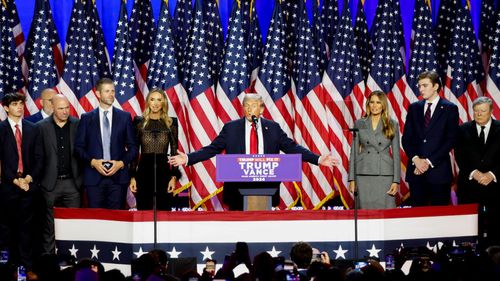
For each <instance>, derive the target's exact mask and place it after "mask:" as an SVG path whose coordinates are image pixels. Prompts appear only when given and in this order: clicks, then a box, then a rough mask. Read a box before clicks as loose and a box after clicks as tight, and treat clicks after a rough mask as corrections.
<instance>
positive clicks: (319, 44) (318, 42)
mask: <svg viewBox="0 0 500 281" xmlns="http://www.w3.org/2000/svg"><path fill="white" fill-rule="evenodd" d="M318 6H319V0H313V1H312V12H313V17H312V28H313V40H314V45H315V46H316V56H317V58H318V69H319V74H320V75H322V74H323V71H325V67H326V64H327V62H328V54H327V52H326V43H325V35H324V31H323V25H322V22H321V15H320V13H319V8H318Z"/></svg>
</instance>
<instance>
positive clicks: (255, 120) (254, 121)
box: [252, 115, 259, 129]
mask: <svg viewBox="0 0 500 281" xmlns="http://www.w3.org/2000/svg"><path fill="white" fill-rule="evenodd" d="M258 121H259V119H257V117H256V116H255V115H252V123H253V124H254V125H255V128H256V129H257V122H258Z"/></svg>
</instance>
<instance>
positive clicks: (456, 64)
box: [444, 6, 483, 123]
mask: <svg viewBox="0 0 500 281" xmlns="http://www.w3.org/2000/svg"><path fill="white" fill-rule="evenodd" d="M455 17H456V19H455V25H454V26H453V28H452V36H453V37H452V41H451V49H450V53H449V55H448V58H449V60H448V61H449V62H448V67H447V71H446V82H445V87H444V96H445V97H446V98H447V99H448V100H450V101H451V102H453V103H455V104H456V105H457V106H458V114H459V117H460V122H461V123H462V122H467V121H470V120H472V119H473V111H472V101H474V99H476V98H477V97H478V96H481V95H482V92H481V89H480V87H479V82H480V81H481V80H482V77H483V68H482V66H481V56H480V53H479V47H478V44H477V41H476V36H475V34H474V29H473V27H472V20H471V17H470V14H469V10H468V9H466V8H465V7H462V6H460V7H459V8H458V12H457V13H456V14H455Z"/></svg>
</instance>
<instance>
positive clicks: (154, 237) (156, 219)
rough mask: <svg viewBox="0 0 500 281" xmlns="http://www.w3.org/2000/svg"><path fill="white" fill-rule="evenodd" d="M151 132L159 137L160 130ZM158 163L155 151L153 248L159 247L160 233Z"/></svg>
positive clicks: (155, 136) (155, 137) (154, 136)
mask: <svg viewBox="0 0 500 281" xmlns="http://www.w3.org/2000/svg"><path fill="white" fill-rule="evenodd" d="M150 132H151V133H152V134H153V139H154V140H155V141H156V140H157V139H158V134H159V133H160V131H159V130H150ZM157 167H158V165H157V163H156V151H155V152H153V177H154V179H153V239H154V240H153V248H154V249H157V245H158V233H157V228H158V207H157V206H156V196H157V182H156V175H157Z"/></svg>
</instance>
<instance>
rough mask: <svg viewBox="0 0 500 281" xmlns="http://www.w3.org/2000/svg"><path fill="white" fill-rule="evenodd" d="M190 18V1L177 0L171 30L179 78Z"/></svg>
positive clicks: (191, 7) (191, 13) (191, 10)
mask: <svg viewBox="0 0 500 281" xmlns="http://www.w3.org/2000/svg"><path fill="white" fill-rule="evenodd" d="M192 19H193V6H192V1H191V0H177V4H176V6H175V12H174V18H173V28H172V30H173V31H174V35H175V42H176V44H175V55H176V57H177V66H178V67H179V70H180V71H179V75H180V77H181V78H182V77H183V76H184V56H185V55H186V46H187V44H188V38H189V34H190V32H191V25H192V23H191V22H192Z"/></svg>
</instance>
